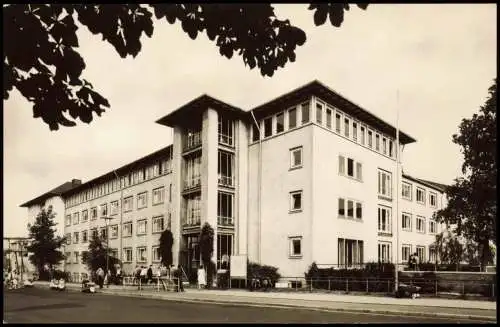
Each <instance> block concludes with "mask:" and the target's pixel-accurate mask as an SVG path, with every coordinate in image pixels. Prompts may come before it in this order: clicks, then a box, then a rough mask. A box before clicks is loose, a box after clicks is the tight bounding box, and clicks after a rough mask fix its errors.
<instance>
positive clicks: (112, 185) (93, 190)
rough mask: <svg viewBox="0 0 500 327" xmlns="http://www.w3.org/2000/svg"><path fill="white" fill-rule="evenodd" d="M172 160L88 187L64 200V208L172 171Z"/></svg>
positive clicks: (163, 160)
mask: <svg viewBox="0 0 500 327" xmlns="http://www.w3.org/2000/svg"><path fill="white" fill-rule="evenodd" d="M171 159H172V158H168V159H162V160H160V161H158V162H156V163H154V164H152V165H149V166H147V167H143V168H140V169H138V170H135V171H133V172H130V173H129V174H127V175H126V176H122V177H121V178H120V179H112V180H110V181H108V182H105V183H102V184H100V185H96V186H93V187H90V188H89V189H87V190H85V191H83V192H80V193H78V194H75V195H72V196H70V197H69V198H67V199H66V201H65V205H66V208H69V207H72V206H75V205H78V204H81V203H84V202H87V201H90V200H93V199H96V198H99V197H101V196H104V195H107V194H110V193H113V192H116V191H119V190H120V185H121V187H123V188H125V187H129V186H132V185H136V184H139V183H142V182H144V181H147V180H150V179H153V178H156V177H158V176H161V175H164V174H167V173H170V172H171V171H172V160H171Z"/></svg>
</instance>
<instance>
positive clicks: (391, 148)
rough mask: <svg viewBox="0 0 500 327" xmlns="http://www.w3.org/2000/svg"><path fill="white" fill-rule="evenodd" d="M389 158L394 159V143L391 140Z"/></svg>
mask: <svg viewBox="0 0 500 327" xmlns="http://www.w3.org/2000/svg"><path fill="white" fill-rule="evenodd" d="M389 157H391V158H394V149H393V143H392V141H391V140H389Z"/></svg>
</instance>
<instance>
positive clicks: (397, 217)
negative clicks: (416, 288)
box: [394, 90, 400, 292]
mask: <svg viewBox="0 0 500 327" xmlns="http://www.w3.org/2000/svg"><path fill="white" fill-rule="evenodd" d="M399 161H400V153H399V90H398V91H397V93H396V265H395V266H394V274H395V275H394V291H395V292H397V291H398V284H399V197H400V193H399V184H400V181H399V164H400V162H399Z"/></svg>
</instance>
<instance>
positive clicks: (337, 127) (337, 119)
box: [335, 113, 342, 134]
mask: <svg viewBox="0 0 500 327" xmlns="http://www.w3.org/2000/svg"><path fill="white" fill-rule="evenodd" d="M341 121H342V117H341V116H340V114H339V113H336V114H335V132H337V133H339V134H340V122H341Z"/></svg>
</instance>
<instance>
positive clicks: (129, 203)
mask: <svg viewBox="0 0 500 327" xmlns="http://www.w3.org/2000/svg"><path fill="white" fill-rule="evenodd" d="M133 208H134V197H133V196H129V197H126V198H125V199H123V211H125V212H127V211H131V210H132V209H133Z"/></svg>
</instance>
